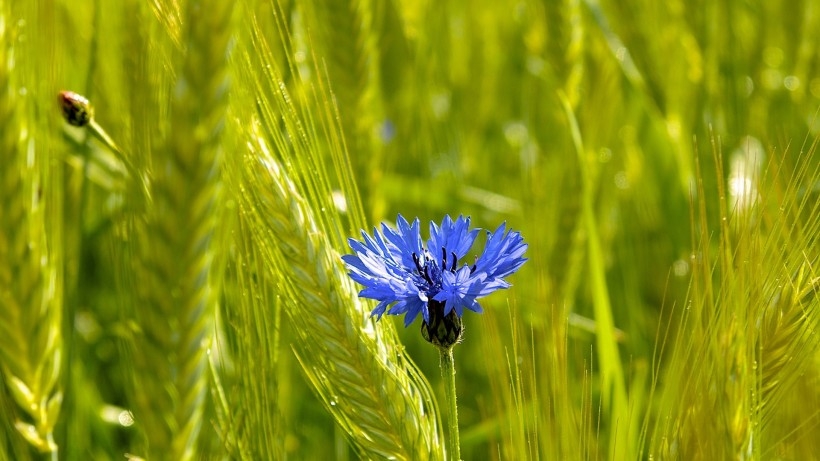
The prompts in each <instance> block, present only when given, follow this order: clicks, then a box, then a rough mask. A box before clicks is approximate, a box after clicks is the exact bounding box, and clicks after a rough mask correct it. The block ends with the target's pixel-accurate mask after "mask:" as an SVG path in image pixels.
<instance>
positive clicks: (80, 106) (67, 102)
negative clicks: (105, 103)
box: [59, 91, 94, 126]
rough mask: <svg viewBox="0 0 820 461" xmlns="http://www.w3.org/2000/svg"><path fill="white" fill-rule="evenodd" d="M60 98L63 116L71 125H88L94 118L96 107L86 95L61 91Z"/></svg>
mask: <svg viewBox="0 0 820 461" xmlns="http://www.w3.org/2000/svg"><path fill="white" fill-rule="evenodd" d="M59 100H60V108H61V109H62V110H63V117H64V118H65V120H66V121H67V122H68V123H69V124H70V125H74V126H86V125H88V124H89V122H91V119H92V118H94V107H92V106H91V104H90V103H89V102H88V99H86V98H85V97H83V96H80V95H79V94H77V93H74V92H71V91H61V92H60V97H59Z"/></svg>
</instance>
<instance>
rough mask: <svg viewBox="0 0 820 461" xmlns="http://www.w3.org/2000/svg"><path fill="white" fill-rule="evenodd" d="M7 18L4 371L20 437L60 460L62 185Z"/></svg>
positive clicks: (0, 150)
mask: <svg viewBox="0 0 820 461" xmlns="http://www.w3.org/2000/svg"><path fill="white" fill-rule="evenodd" d="M1 6H2V8H4V9H5V5H1ZM6 18H7V16H6V11H4V10H0V312H2V315H0V371H2V378H3V380H4V381H5V386H6V389H7V391H8V395H10V396H11V399H12V401H13V402H14V403H15V404H16V408H14V410H13V418H14V423H13V424H14V426H15V427H16V429H17V431H18V432H19V435H20V436H22V437H23V438H24V439H25V440H26V441H27V442H28V443H29V444H30V445H31V446H32V447H34V448H36V449H37V451H39V452H41V453H45V454H50V455H51V456H52V457H53V458H54V459H56V456H57V445H56V444H55V441H54V435H53V429H54V425H55V424H56V422H57V418H58V416H59V412H60V407H61V403H62V392H61V390H60V389H61V388H60V383H59V378H60V369H61V355H62V349H63V346H62V342H63V340H62V335H61V317H62V316H61V313H62V307H63V306H62V272H61V264H62V261H61V258H60V255H61V251H62V246H61V243H62V242H61V241H60V240H59V239H60V235H61V230H62V228H61V227H60V226H61V220H62V215H61V214H59V212H58V211H59V207H60V206H61V202H59V200H58V198H59V193H60V191H59V188H60V183H59V180H58V179H59V178H56V177H52V174H56V173H55V169H53V168H51V167H50V165H51V160H52V158H51V157H50V155H49V151H48V150H47V148H45V147H41V146H42V145H43V144H47V142H46V141H45V140H43V141H41V144H35V137H34V136H29V134H30V133H31V132H33V131H36V129H37V128H38V127H36V126H34V123H31V120H33V119H32V118H30V117H27V116H26V115H27V114H26V111H25V109H29V108H31V105H32V104H34V103H35V101H33V100H30V99H28V98H27V97H25V96H22V95H21V94H20V93H19V91H18V90H19V88H20V84H21V83H20V82H17V81H15V79H14V77H15V76H16V75H18V74H19V72H15V69H13V65H14V64H13V63H14V62H15V59H14V58H13V56H11V55H12V54H13V53H14V52H15V49H14V47H13V46H11V42H12V40H11V39H10V38H9V37H8V35H7V34H9V30H8V29H6V26H7V24H6V22H5V19H6ZM46 138H47V136H43V137H42V138H41V139H46ZM35 154H36V155H35Z"/></svg>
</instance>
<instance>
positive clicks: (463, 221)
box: [342, 215, 527, 347]
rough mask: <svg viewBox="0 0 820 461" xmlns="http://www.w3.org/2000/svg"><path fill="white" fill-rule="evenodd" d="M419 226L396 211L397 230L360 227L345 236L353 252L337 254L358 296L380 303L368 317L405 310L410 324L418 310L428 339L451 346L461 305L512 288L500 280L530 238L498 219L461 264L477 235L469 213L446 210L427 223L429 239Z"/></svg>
mask: <svg viewBox="0 0 820 461" xmlns="http://www.w3.org/2000/svg"><path fill="white" fill-rule="evenodd" d="M419 227H420V226H419V220H418V218H416V219H415V220H414V221H413V222H412V223H408V222H407V220H406V219H404V217H402V216H401V215H399V216H398V219H397V220H396V228H395V229H391V228H390V227H388V226H386V225H382V229H381V232H379V230H378V229H374V230H373V235H372V237H371V236H370V235H368V234H367V233H366V232H364V231H362V240H361V241H359V240H354V239H349V244H350V248H352V249H353V251H354V254H350V255H345V256H342V259H343V260H344V262H345V263H346V264H347V267H348V269H349V270H350V277H351V278H352V279H353V280H355V281H356V282H358V283H360V284H362V285H363V286H364V289H363V290H362V291H360V292H359V296H361V297H363V298H371V299H375V300H376V301H379V303H378V304H377V305H376V308H375V309H373V311H372V312H371V315H375V316H378V318H381V316H382V315H384V313H385V312H386V313H388V314H391V315H399V314H404V325H405V326H408V325H410V324H411V323H413V320H415V319H416V317H418V315H419V314H421V315H422V318H423V322H422V335H423V336H424V337H425V339H427V340H428V341H430V342H432V343H434V344H436V345H439V346H443V347H449V346H451V345H452V344H455V343H456V342H457V341H458V339H459V338H460V337H461V316H462V315H463V313H464V308H467V309H469V310H472V311H474V312H481V306H480V305H479V304H478V301H477V300H478V299H479V298H482V297H484V296H487V295H488V294H490V293H492V292H493V291H495V290H498V289H501V288H508V287H510V284H509V283H508V282H507V281H506V280H505V279H504V278H505V277H507V276H509V275H511V274H512V273H514V272H515V271H517V270H518V268H520V267H521V265H522V264H524V262H525V261H526V259H525V258H524V257H523V256H524V252H525V251H526V250H527V244H526V243H524V240H523V239H522V238H521V234H520V233H518V232H515V231H512V230H508V231H506V232H505V230H506V225H505V224H502V225H500V226H499V227H498V229H496V230H495V232H488V233H487V243H486V245H485V248H484V252H483V253H482V254H481V255H480V256H479V257H478V258H476V259H475V263H474V264H473V265H471V266H470V265H467V264H463V265H461V266H459V262H460V261H461V260H462V259H463V258H464V257H466V256H467V253H468V252H469V251H470V248H471V247H472V246H473V243H474V242H475V240H476V237H477V236H478V234H479V230H478V229H471V228H470V218H465V217H463V216H459V217H458V218H457V219H456V220H455V221H453V220H452V219H451V218H450V217H449V216H445V217H444V220H443V221H442V223H441V225H440V226H439V225H437V224H436V223H434V222H431V223H430V238H429V239H428V240H427V242H426V243H427V244H426V245H425V244H424V242H423V241H422V239H421V235H420V231H419ZM391 305H392V307H390V306H391ZM388 307H390V309H389V310H388Z"/></svg>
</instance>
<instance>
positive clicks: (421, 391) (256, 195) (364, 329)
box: [239, 137, 444, 460]
mask: <svg viewBox="0 0 820 461" xmlns="http://www.w3.org/2000/svg"><path fill="white" fill-rule="evenodd" d="M249 148H250V151H249V152H248V154H249V155H248V156H247V160H246V164H245V168H244V177H243V180H242V182H241V192H240V193H241V198H240V201H239V203H240V211H241V219H242V221H243V223H244V225H245V226H247V227H246V229H248V230H249V231H250V233H251V235H252V239H253V243H254V247H255V249H254V251H255V252H258V253H259V254H260V255H261V257H262V259H263V260H264V261H265V263H266V265H267V267H268V273H269V274H271V275H272V276H273V277H277V284H278V285H279V286H280V290H281V294H282V296H283V298H284V300H285V302H284V308H285V312H286V314H287V317H288V319H289V320H290V322H291V323H292V328H294V329H295V331H296V332H297V337H298V341H297V343H296V344H294V346H293V347H294V352H295V353H296V355H297V357H298V359H299V361H300V364H301V365H302V368H303V370H304V371H305V374H306V375H307V377H308V379H309V381H310V383H311V384H312V386H313V387H314V390H315V392H316V393H317V394H318V396H319V398H320V400H321V401H322V403H323V404H324V405H325V407H326V408H327V410H328V411H329V412H330V413H331V414H332V415H333V416H334V418H335V419H336V421H337V423H338V424H339V425H340V426H341V427H342V428H343V429H344V430H345V432H346V433H347V435H348V437H349V440H350V442H351V444H352V445H353V447H354V448H355V449H356V450H357V452H358V453H359V454H360V456H362V457H363V458H388V459H413V460H421V459H441V458H442V456H443V452H444V450H443V444H442V437H441V429H440V424H439V421H438V416H437V412H436V408H435V404H434V402H433V399H432V396H431V395H430V392H429V389H428V388H427V386H426V383H424V381H423V380H422V379H421V378H420V377H419V376H418V374H417V372H416V369H415V368H414V366H413V364H412V362H411V361H410V360H409V359H407V358H406V357H404V355H403V352H402V348H401V346H400V344H399V343H398V341H397V339H396V338H395V336H394V335H392V334H391V332H392V330H390V328H389V327H388V326H387V325H385V324H384V323H382V324H378V325H375V324H374V323H373V321H372V320H370V319H369V318H368V316H367V314H366V309H365V308H364V307H363V306H362V305H361V304H360V302H359V300H358V298H357V294H356V289H355V287H354V286H353V284H352V282H351V281H350V280H349V279H348V277H347V275H346V273H345V272H346V271H345V268H344V266H343V264H342V261H341V259H340V255H339V254H338V253H337V251H336V250H335V249H334V248H333V247H332V246H331V244H330V243H329V242H330V241H329V237H328V235H327V233H326V232H327V231H326V230H324V229H323V226H322V225H320V224H319V221H318V219H317V217H316V214H315V212H314V209H313V208H312V207H311V206H310V205H309V203H310V202H309V201H308V200H306V199H305V197H304V195H303V194H304V193H303V192H302V191H301V190H300V189H299V188H298V187H297V186H296V184H297V182H296V181H294V180H293V179H291V178H290V177H289V176H288V175H287V174H286V172H285V171H284V169H283V167H282V166H281V164H280V163H279V161H278V160H276V159H275V158H273V156H271V155H270V150H269V149H268V147H267V145H266V144H265V142H264V141H263V140H262V138H261V137H257V138H256V139H254V140H253V141H252V142H251V143H250V144H249ZM292 174H295V173H292ZM305 174H314V175H315V174H321V173H317V172H309V173H308V172H306V173H305ZM327 214H328V213H327V212H325V216H324V217H323V219H328V218H327ZM330 221H331V222H332V219H330Z"/></svg>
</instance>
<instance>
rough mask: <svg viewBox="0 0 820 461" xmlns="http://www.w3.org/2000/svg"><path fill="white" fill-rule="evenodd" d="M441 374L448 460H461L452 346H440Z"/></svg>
mask: <svg viewBox="0 0 820 461" xmlns="http://www.w3.org/2000/svg"><path fill="white" fill-rule="evenodd" d="M439 350H440V351H441V374H442V376H443V377H444V381H445V383H444V389H445V394H446V397H447V416H448V418H447V424H448V426H449V434H450V449H449V450H448V451H449V456H448V457H447V459H448V460H450V461H460V460H461V444H460V442H459V437H458V406H457V405H456V366H455V362H454V361H453V348H452V346H451V347H447V348H443V347H442V348H440V349H439Z"/></svg>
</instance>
